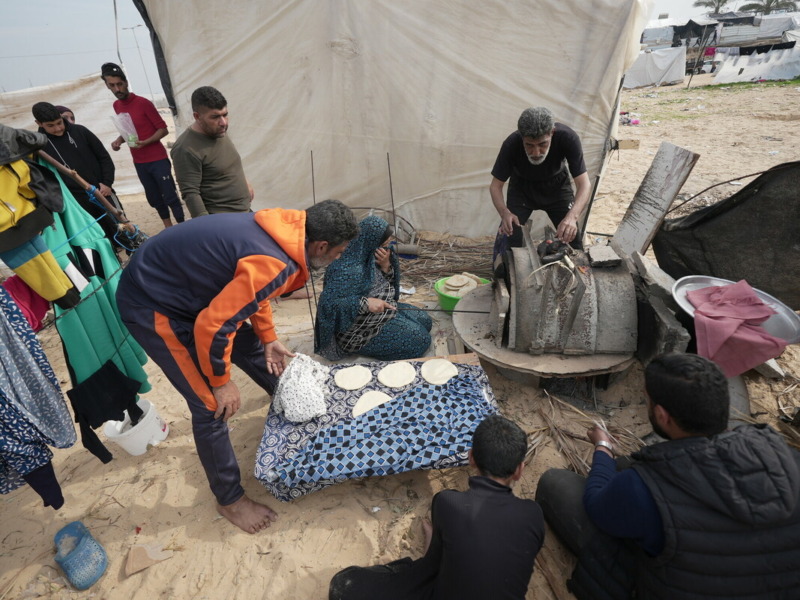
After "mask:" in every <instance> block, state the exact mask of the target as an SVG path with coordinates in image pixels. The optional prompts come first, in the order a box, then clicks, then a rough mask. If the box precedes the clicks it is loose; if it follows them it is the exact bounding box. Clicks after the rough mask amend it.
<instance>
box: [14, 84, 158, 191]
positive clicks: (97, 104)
mask: <svg viewBox="0 0 800 600" xmlns="http://www.w3.org/2000/svg"><path fill="white" fill-rule="evenodd" d="M37 102H50V103H51V104H57V105H62V106H68V107H69V108H70V109H72V111H73V112H74V113H75V117H76V120H77V122H78V123H80V124H81V125H84V126H85V127H88V128H89V129H90V130H91V131H92V132H93V133H94V134H95V135H96V136H97V137H98V138H100V141H101V142H103V144H104V145H105V147H106V150H108V152H109V154H110V155H111V158H112V160H113V161H114V165H115V166H116V181H115V182H114V189H115V190H116V192H117V193H118V194H132V193H137V192H141V191H143V190H142V185H141V184H140V183H139V178H138V177H137V176H136V169H135V168H134V166H133V161H132V160H131V153H130V152H129V151H128V149H127V148H126V147H123V148H122V149H120V150H119V152H114V151H113V150H111V142H112V141H113V140H114V139H115V138H116V137H117V135H118V133H117V130H116V129H115V128H114V124H113V123H112V122H111V118H110V117H111V115H113V114H114V109H113V108H112V106H111V105H112V104H113V103H114V96H113V95H112V94H111V92H109V91H108V90H107V89H106V87H105V86H104V85H103V82H102V81H101V80H100V73H96V74H94V75H87V76H85V77H81V78H80V79H74V80H72V81H62V82H60V83H53V84H50V85H43V86H38V87H32V88H27V89H24V90H17V91H14V92H5V93H2V94H0V123H3V124H4V125H8V126H9V127H15V128H17V129H30V130H32V131H36V129H37V127H36V123H34V120H33V115H32V114H31V107H33V105H34V104H36V103H37ZM167 112H168V111H167ZM164 118H165V119H166V120H167V121H168V122H169V121H170V120H171V119H169V115H168V114H165V115H164ZM45 150H46V149H45Z"/></svg>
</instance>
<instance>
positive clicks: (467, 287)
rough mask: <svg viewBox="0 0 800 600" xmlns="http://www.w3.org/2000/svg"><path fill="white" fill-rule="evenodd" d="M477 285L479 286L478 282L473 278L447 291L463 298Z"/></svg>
mask: <svg viewBox="0 0 800 600" xmlns="http://www.w3.org/2000/svg"><path fill="white" fill-rule="evenodd" d="M476 287H478V284H477V283H475V282H474V281H473V280H472V279H469V280H468V281H467V283H465V284H464V285H463V286H461V287H460V288H458V289H457V290H453V291H448V292H447V293H448V294H450V295H451V296H456V297H457V298H463V297H464V296H466V295H467V293H468V292H471V291H472V290H474V289H475V288H476Z"/></svg>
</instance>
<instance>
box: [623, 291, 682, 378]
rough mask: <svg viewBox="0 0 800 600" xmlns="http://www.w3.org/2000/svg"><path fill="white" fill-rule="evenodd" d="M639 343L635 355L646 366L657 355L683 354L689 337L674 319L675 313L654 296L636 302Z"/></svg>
mask: <svg viewBox="0 0 800 600" xmlns="http://www.w3.org/2000/svg"><path fill="white" fill-rule="evenodd" d="M638 308H639V311H638V314H639V319H638V320H639V343H638V347H637V350H636V355H637V357H638V358H639V360H640V361H641V362H642V364H643V365H647V363H649V362H650V361H651V360H653V359H654V358H655V357H656V356H658V355H659V354H664V353H666V352H685V351H686V348H688V346H689V341H690V340H691V335H689V332H688V331H687V330H686V328H684V327H683V325H681V324H680V322H679V321H678V319H676V318H675V313H674V312H673V311H672V310H671V309H670V308H668V307H667V306H666V304H664V301H663V300H661V299H660V298H658V297H656V296H651V297H649V298H648V299H647V300H640V301H639V302H638Z"/></svg>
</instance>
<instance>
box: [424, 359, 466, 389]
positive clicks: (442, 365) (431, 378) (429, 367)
mask: <svg viewBox="0 0 800 600" xmlns="http://www.w3.org/2000/svg"><path fill="white" fill-rule="evenodd" d="M420 374H421V375H422V378H423V379H424V380H425V381H427V382H428V383H432V384H433V385H442V384H443V383H447V382H448V381H450V379H452V378H453V377H455V376H456V375H458V367H456V366H455V365H454V364H453V363H451V362H450V361H449V360H446V359H444V358H434V359H433V360H429V361H426V362H424V363H422V368H421V369H420Z"/></svg>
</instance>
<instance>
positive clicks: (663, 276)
mask: <svg viewBox="0 0 800 600" xmlns="http://www.w3.org/2000/svg"><path fill="white" fill-rule="evenodd" d="M631 259H632V260H633V264H634V265H635V267H636V273H637V274H638V276H639V278H640V279H641V281H642V283H643V284H644V291H645V292H646V293H647V295H648V296H655V297H656V298H660V299H661V300H663V301H664V303H665V304H666V305H667V306H669V307H670V308H671V309H672V310H673V311H677V310H681V309H680V307H679V306H678V303H677V302H675V299H674V298H673V297H672V286H673V285H674V283H675V279H674V278H673V277H672V276H671V275H669V274H667V272H666V271H664V270H663V269H662V268H661V267H659V266H658V265H657V264H656V263H655V262H653V261H652V260H650V259H649V258H647V257H646V256H645V255H644V254H642V253H641V252H634V253H633V254H631Z"/></svg>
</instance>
